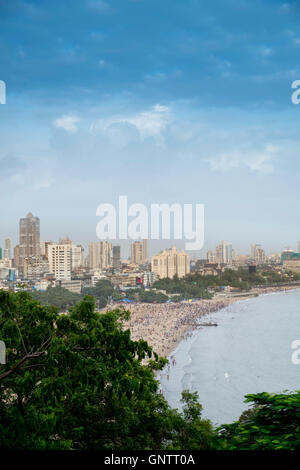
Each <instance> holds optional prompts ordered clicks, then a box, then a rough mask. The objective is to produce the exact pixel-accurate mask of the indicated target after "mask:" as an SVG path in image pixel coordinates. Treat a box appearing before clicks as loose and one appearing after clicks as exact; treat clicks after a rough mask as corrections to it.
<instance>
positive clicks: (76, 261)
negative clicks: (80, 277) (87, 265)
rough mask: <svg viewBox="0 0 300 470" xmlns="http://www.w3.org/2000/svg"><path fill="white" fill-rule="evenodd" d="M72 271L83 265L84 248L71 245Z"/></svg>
mask: <svg viewBox="0 0 300 470" xmlns="http://www.w3.org/2000/svg"><path fill="white" fill-rule="evenodd" d="M71 249H72V270H73V269H76V268H80V267H81V266H83V264H84V248H83V247H82V246H81V245H71Z"/></svg>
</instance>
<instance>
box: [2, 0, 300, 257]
mask: <svg viewBox="0 0 300 470" xmlns="http://www.w3.org/2000/svg"><path fill="white" fill-rule="evenodd" d="M299 20H300V3H299V2H298V1H291V2H286V3H285V2H282V1H279V0H259V1H258V0H227V1H226V2H224V1H221V0H211V1H210V2H207V1H205V0H164V1H161V0H38V1H37V0H32V1H24V0H9V1H8V0H0V58H1V60H0V80H3V81H4V82H5V83H6V104H0V141H1V146H0V200H1V205H0V220H1V222H0V246H1V245H2V246H3V240H4V238H6V237H9V238H11V239H12V241H13V243H14V244H16V243H17V242H18V221H19V218H20V217H24V216H25V215H26V214H27V213H28V212H32V213H33V214H34V215H35V216H38V217H40V219H41V239H42V240H58V239H59V237H65V236H66V235H68V236H69V237H70V238H71V239H72V240H73V241H74V242H75V243H81V244H83V245H84V246H87V244H88V243H90V242H91V241H96V240H97V236H96V226H97V223H98V221H99V217H97V216H96V209H97V207H98V206H99V205H100V204H102V203H111V204H114V205H115V206H116V209H118V206H117V204H118V197H119V195H126V196H127V197H128V202H129V204H133V203H141V204H145V205H146V206H147V207H150V205H151V204H153V203H167V204H172V203H178V204H181V205H183V204H187V203H191V204H197V203H198V204H204V205H205V244H204V247H203V250H202V252H201V253H200V254H199V253H198V255H199V256H204V255H205V252H206V251H207V250H208V249H212V248H214V247H215V246H216V244H217V243H219V242H220V241H221V240H228V241H230V242H232V244H233V247H234V248H235V249H236V251H237V252H239V253H241V252H243V253H249V251H250V244H251V243H259V244H261V245H262V246H263V247H264V248H265V249H266V251H267V252H268V253H270V252H279V251H280V250H282V249H283V248H284V247H286V246H290V247H291V248H295V245H296V242H297V241H298V240H300V218H299V215H298V213H299V204H298V201H299V195H300V194H299V191H300V190H299V172H300V164H299V148H300V146H299V140H300V136H299V135H300V134H299V127H300V105H295V104H293V103H292V101H291V95H292V92H293V90H292V88H291V86H292V83H293V81H294V80H299V79H300V61H299V55H300V21H299ZM129 243H130V241H129V242H128V243H127V244H126V243H125V242H124V243H123V245H122V246H123V248H124V252H123V255H128V254H129V250H128V247H129ZM168 244H169V243H168V241H164V240H162V241H159V242H157V241H156V242H154V241H153V243H152V244H151V243H150V249H151V252H152V254H154V253H155V251H156V250H158V249H161V248H162V247H165V246H168ZM177 245H178V247H179V248H183V247H184V243H183V242H182V243H181V242H178V243H177ZM126 250H127V251H126Z"/></svg>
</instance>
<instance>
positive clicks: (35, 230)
mask: <svg viewBox="0 0 300 470" xmlns="http://www.w3.org/2000/svg"><path fill="white" fill-rule="evenodd" d="M19 246H20V257H19V267H20V268H21V269H22V268H23V266H24V259H25V258H28V257H30V256H34V257H36V256H38V255H39V254H40V219H39V218H38V217H33V215H32V213H31V212H29V214H27V216H26V217H25V218H23V219H20V243H19Z"/></svg>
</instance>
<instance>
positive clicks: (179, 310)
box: [124, 299, 228, 356]
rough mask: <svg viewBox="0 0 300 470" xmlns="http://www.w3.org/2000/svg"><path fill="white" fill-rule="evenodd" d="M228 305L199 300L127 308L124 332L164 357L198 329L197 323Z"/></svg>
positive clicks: (216, 301) (135, 305)
mask: <svg viewBox="0 0 300 470" xmlns="http://www.w3.org/2000/svg"><path fill="white" fill-rule="evenodd" d="M227 305H228V301H227V300H225V299H224V300H223V299H222V300H201V301H196V302H180V303H166V304H146V303H136V304H129V305H127V306H126V310H128V311H130V313H131V315H130V319H129V321H128V322H126V323H125V325H124V326H125V328H129V329H130V330H131V337H132V339H133V340H134V341H137V340H139V339H144V340H146V341H147V342H148V343H149V344H150V345H151V346H152V347H153V350H154V351H155V352H156V353H157V354H159V355H162V356H167V355H168V354H169V353H170V352H171V351H172V350H174V349H175V347H176V344H177V343H178V341H179V340H180V339H182V338H183V337H188V336H190V335H191V334H193V331H194V330H195V329H197V328H200V325H199V323H198V319H199V318H200V317H202V316H203V315H206V314H208V313H211V312H215V311H217V310H220V309H221V308H224V307H226V306H227Z"/></svg>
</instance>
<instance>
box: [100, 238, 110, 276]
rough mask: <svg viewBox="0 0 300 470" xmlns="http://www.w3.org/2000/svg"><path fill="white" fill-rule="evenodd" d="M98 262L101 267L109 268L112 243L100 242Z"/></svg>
mask: <svg viewBox="0 0 300 470" xmlns="http://www.w3.org/2000/svg"><path fill="white" fill-rule="evenodd" d="M100 264H101V268H102V269H107V268H111V267H112V265H113V251H112V243H109V242H100Z"/></svg>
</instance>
